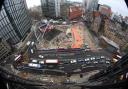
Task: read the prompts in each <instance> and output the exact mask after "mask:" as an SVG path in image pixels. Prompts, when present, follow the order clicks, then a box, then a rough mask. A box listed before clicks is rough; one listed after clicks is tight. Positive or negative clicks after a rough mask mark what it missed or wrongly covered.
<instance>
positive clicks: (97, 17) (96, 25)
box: [92, 11, 101, 34]
mask: <svg viewBox="0 0 128 89" xmlns="http://www.w3.org/2000/svg"><path fill="white" fill-rule="evenodd" d="M92 14H94V22H93V24H92V30H93V31H94V32H95V33H96V34H97V33H98V32H99V29H100V24H101V16H100V12H98V11H94V12H93V13H92Z"/></svg>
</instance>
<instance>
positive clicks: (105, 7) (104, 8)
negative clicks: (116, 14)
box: [99, 5, 112, 17]
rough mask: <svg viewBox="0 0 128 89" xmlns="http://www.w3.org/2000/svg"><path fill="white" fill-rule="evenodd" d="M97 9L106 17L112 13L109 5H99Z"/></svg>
mask: <svg viewBox="0 0 128 89" xmlns="http://www.w3.org/2000/svg"><path fill="white" fill-rule="evenodd" d="M99 11H100V13H101V14H102V15H105V16H107V17H111V15H112V10H111V7H110V6H108V5H100V6H99Z"/></svg>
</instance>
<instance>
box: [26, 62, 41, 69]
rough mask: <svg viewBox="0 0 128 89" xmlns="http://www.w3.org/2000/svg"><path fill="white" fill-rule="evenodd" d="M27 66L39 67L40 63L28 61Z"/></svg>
mask: <svg viewBox="0 0 128 89" xmlns="http://www.w3.org/2000/svg"><path fill="white" fill-rule="evenodd" d="M28 66H29V67H34V68H40V67H41V65H40V64H36V63H28Z"/></svg>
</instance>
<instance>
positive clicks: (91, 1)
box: [83, 0, 99, 11]
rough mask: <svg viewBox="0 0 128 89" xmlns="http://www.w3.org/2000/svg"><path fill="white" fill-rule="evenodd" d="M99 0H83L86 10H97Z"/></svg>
mask: <svg viewBox="0 0 128 89" xmlns="http://www.w3.org/2000/svg"><path fill="white" fill-rule="evenodd" d="M98 1H99V0H83V6H84V8H85V11H97V9H98Z"/></svg>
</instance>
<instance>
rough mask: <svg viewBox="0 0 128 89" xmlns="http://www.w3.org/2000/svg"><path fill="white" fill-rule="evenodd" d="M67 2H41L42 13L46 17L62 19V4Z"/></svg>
mask: <svg viewBox="0 0 128 89" xmlns="http://www.w3.org/2000/svg"><path fill="white" fill-rule="evenodd" d="M65 2H66V0H41V7H42V13H43V14H44V16H45V17H60V8H61V4H63V3H65Z"/></svg>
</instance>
